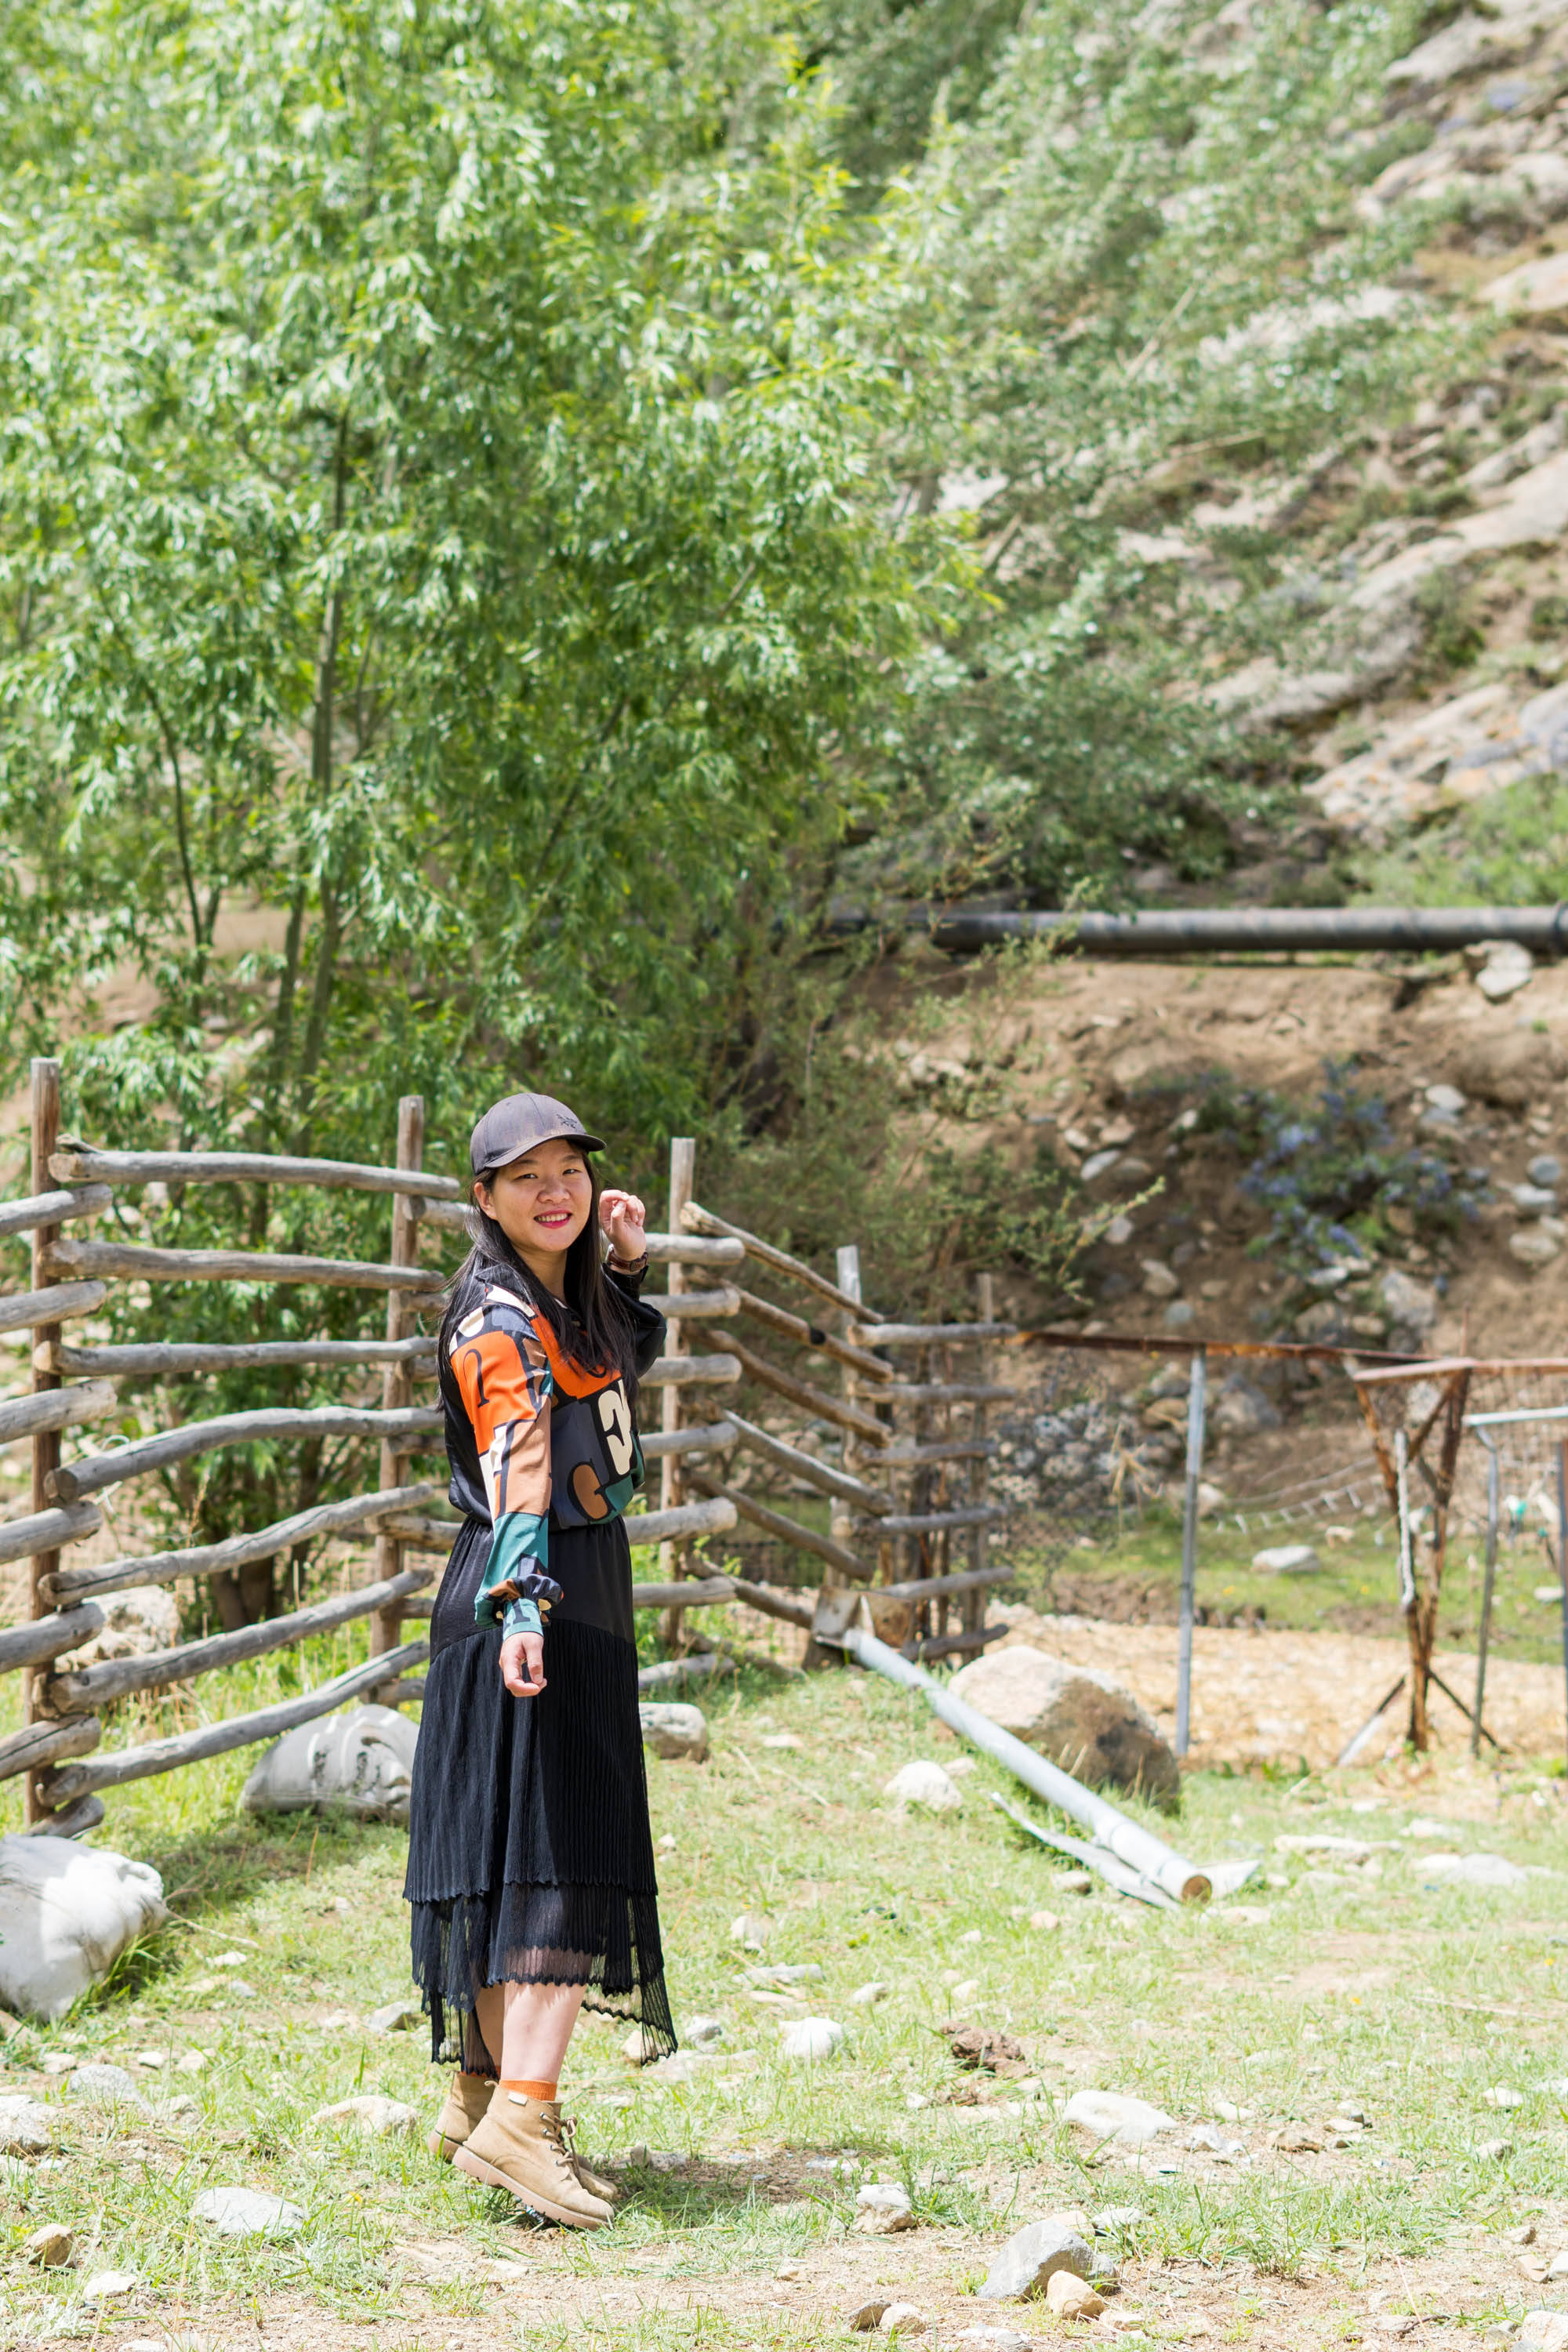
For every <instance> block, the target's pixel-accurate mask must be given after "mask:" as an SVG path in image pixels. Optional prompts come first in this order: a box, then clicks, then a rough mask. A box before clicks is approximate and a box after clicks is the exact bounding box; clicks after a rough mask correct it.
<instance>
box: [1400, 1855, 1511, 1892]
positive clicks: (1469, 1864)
mask: <svg viewBox="0 0 1568 2352" xmlns="http://www.w3.org/2000/svg"><path fill="white" fill-rule="evenodd" d="M1410 1866H1411V1868H1412V1869H1413V1870H1418V1871H1420V1873H1421V1874H1422V1876H1423V1877H1425V1878H1436V1879H1437V1880H1439V1881H1440V1882H1442V1883H1443V1884H1444V1885H1450V1886H1522V1885H1523V1884H1524V1881H1525V1879H1526V1878H1527V1876H1528V1875H1529V1874H1528V1872H1526V1871H1523V1870H1521V1868H1520V1867H1519V1864H1517V1863H1513V1862H1509V1861H1507V1860H1505V1858H1504V1857H1503V1855H1501V1854H1500V1853H1424V1854H1412V1856H1411V1858H1410Z"/></svg>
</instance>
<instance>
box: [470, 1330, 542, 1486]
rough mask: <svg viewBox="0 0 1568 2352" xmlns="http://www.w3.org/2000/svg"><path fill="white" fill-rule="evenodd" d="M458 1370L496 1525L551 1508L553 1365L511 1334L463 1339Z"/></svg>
mask: <svg viewBox="0 0 1568 2352" xmlns="http://www.w3.org/2000/svg"><path fill="white" fill-rule="evenodd" d="M452 1370H453V1373H454V1375H455V1376H456V1379H457V1382H458V1391H459V1393H460V1394H461V1396H462V1400H463V1403H464V1406H465V1407H466V1409H467V1412H468V1419H469V1420H470V1421H471V1422H472V1423H473V1425H474V1437H475V1440H476V1442H477V1444H478V1446H479V1465H480V1467H481V1469H482V1470H483V1472H484V1479H485V1492H486V1496H487V1499H488V1501H489V1507H490V1517H491V1519H492V1521H494V1522H496V1523H498V1524H499V1522H500V1520H501V1519H502V1518H503V1517H505V1516H506V1515H507V1513H508V1512H510V1511H522V1512H534V1513H537V1514H538V1515H539V1517H544V1516H545V1514H546V1513H547V1512H548V1511H549V1508H550V1490H551V1479H550V1391H551V1376H550V1370H549V1367H548V1366H547V1365H546V1364H545V1363H544V1362H543V1361H541V1362H540V1363H538V1364H537V1365H535V1364H531V1363H530V1362H529V1360H528V1359H527V1357H526V1356H525V1355H524V1354H523V1352H522V1349H521V1348H520V1347H519V1345H518V1342H517V1340H516V1339H515V1338H514V1337H513V1336H512V1334H511V1333H510V1331H495V1330H490V1331H480V1332H479V1333H478V1334H477V1335H476V1336H475V1337H474V1338H473V1339H462V1340H459V1342H458V1346H457V1347H456V1348H455V1349H453V1351H452Z"/></svg>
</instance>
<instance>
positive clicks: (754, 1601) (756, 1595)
mask: <svg viewBox="0 0 1568 2352" xmlns="http://www.w3.org/2000/svg"><path fill="white" fill-rule="evenodd" d="M730 1581H731V1584H732V1585H733V1586H734V1588H735V1598H736V1600H737V1601H744V1602H745V1604H746V1606H747V1608H748V1609H760V1610H761V1611H762V1612H763V1616H764V1617H780V1618H782V1619H783V1620H784V1623H785V1624H786V1625H802V1626H804V1627H805V1630H806V1632H807V1633H809V1632H810V1631H811V1622H812V1619H813V1618H814V1617H815V1616H816V1593H815V1592H781V1591H779V1590H778V1589H777V1587H776V1586H775V1585H772V1584H753V1583H752V1580H751V1579H750V1578H749V1577H745V1576H732V1577H731V1580H730Z"/></svg>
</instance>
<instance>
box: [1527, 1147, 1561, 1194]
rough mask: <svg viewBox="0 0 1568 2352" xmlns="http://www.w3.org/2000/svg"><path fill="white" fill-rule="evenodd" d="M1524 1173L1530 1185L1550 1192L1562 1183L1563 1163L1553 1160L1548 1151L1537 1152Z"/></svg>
mask: <svg viewBox="0 0 1568 2352" xmlns="http://www.w3.org/2000/svg"><path fill="white" fill-rule="evenodd" d="M1524 1172H1525V1174H1526V1175H1527V1176H1528V1177H1529V1179H1530V1181H1531V1183H1532V1184H1539V1185H1540V1186H1541V1187H1542V1191H1543V1192H1550V1191H1552V1189H1553V1188H1554V1187H1555V1186H1557V1185H1559V1184H1561V1182H1562V1181H1563V1162H1562V1161H1561V1160H1554V1159H1553V1158H1552V1154H1551V1152H1550V1151H1538V1152H1537V1153H1536V1155H1535V1158H1534V1159H1533V1160H1531V1163H1530V1165H1529V1167H1528V1168H1527V1169H1526V1170H1525V1171H1524Z"/></svg>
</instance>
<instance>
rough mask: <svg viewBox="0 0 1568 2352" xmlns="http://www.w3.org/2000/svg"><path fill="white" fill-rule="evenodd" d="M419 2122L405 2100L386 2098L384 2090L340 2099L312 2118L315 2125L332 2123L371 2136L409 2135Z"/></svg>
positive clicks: (400, 2136) (318, 2111) (334, 2125)
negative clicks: (405, 2103)
mask: <svg viewBox="0 0 1568 2352" xmlns="http://www.w3.org/2000/svg"><path fill="white" fill-rule="evenodd" d="M418 2121H419V2118H418V2116H416V2114H415V2112H414V2109H413V2108H412V2107H409V2106H405V2105H404V2103H403V2101H402V2100H401V2099H389V2098H386V2097H385V2096H384V2095H383V2094H382V2093H381V2092H380V2091H363V2092H361V2093H359V2094H358V2095H356V2096H355V2097H353V2098H352V2099H339V2100H338V2101H337V2102H336V2104H335V2105H332V2106H330V2107H318V2108H317V2110H316V2112H315V2114H314V2115H313V2116H311V2117H310V2122H311V2126H312V2127H318V2126H321V2125H322V2124H330V2125H331V2126H333V2127H334V2128H335V2129H336V2130H339V2131H356V2132H363V2133H364V2134H365V2136H366V2137H368V2138H371V2139H395V2138H405V2137H409V2136H410V2135H411V2134H412V2133H413V2132H414V2130H415V2129H416V2126H417V2125H418Z"/></svg>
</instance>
